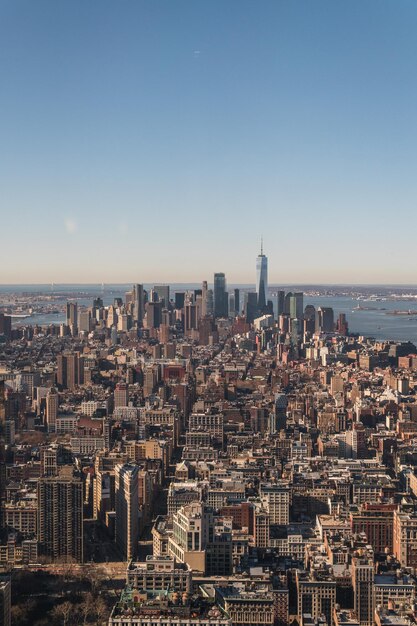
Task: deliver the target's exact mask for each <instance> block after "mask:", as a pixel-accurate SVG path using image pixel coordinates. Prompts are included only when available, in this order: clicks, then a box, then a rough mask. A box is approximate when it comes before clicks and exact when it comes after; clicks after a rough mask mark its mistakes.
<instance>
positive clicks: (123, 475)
mask: <svg viewBox="0 0 417 626" xmlns="http://www.w3.org/2000/svg"><path fill="white" fill-rule="evenodd" d="M114 472H115V473H114V475H115V508H116V544H117V547H118V548H119V550H120V552H121V554H122V555H123V556H124V558H125V559H126V560H130V559H132V558H134V557H135V556H136V554H137V548H138V540H139V467H138V466H137V465H132V464H129V463H126V464H124V465H122V464H120V465H116V467H115V470H114Z"/></svg>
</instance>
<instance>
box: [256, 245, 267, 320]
mask: <svg viewBox="0 0 417 626" xmlns="http://www.w3.org/2000/svg"><path fill="white" fill-rule="evenodd" d="M256 295H257V297H258V309H259V311H260V312H261V313H263V312H264V311H265V309H266V306H267V304H268V258H267V257H266V256H265V255H264V253H263V244H262V242H261V253H260V254H259V255H258V256H257V259H256Z"/></svg>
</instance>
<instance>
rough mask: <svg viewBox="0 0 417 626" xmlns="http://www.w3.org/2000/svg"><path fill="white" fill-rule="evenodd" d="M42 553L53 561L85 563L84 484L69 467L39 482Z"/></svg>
mask: <svg viewBox="0 0 417 626" xmlns="http://www.w3.org/2000/svg"><path fill="white" fill-rule="evenodd" d="M37 506H38V513H37V528H38V541H39V552H40V554H43V555H44V556H46V557H49V558H50V559H53V560H56V559H61V558H62V559H69V560H75V561H77V562H79V563H82V561H83V484H82V481H81V479H80V478H77V477H75V476H74V475H73V470H72V468H70V467H66V468H63V469H62V470H61V473H60V474H59V475H58V476H55V477H50V478H45V477H44V478H40V479H39V480H38V504H37Z"/></svg>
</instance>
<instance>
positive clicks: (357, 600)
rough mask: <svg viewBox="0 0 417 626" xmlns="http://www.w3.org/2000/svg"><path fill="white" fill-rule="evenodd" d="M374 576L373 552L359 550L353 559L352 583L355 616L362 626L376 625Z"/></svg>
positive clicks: (368, 549)
mask: <svg viewBox="0 0 417 626" xmlns="http://www.w3.org/2000/svg"><path fill="white" fill-rule="evenodd" d="M374 575H375V571H374V560H373V552H372V550H371V549H370V548H369V547H368V548H367V549H361V550H358V552H357V553H356V554H355V555H354V556H353V558H352V583H353V593H354V608H355V614H356V617H357V618H358V620H359V623H360V625H361V626H373V624H374V610H375V605H374Z"/></svg>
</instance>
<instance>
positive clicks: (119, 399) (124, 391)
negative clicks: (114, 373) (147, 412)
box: [114, 383, 129, 409]
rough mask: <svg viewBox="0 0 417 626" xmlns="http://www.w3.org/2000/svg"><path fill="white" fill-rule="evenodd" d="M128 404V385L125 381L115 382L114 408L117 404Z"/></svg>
mask: <svg viewBox="0 0 417 626" xmlns="http://www.w3.org/2000/svg"><path fill="white" fill-rule="evenodd" d="M128 404H129V385H128V384H127V383H117V385H116V388H115V390H114V408H115V409H117V407H119V406H128Z"/></svg>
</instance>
